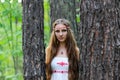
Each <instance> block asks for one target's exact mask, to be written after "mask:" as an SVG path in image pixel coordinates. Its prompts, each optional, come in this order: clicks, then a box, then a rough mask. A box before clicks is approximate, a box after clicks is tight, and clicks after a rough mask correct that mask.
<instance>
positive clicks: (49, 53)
mask: <svg viewBox="0 0 120 80" xmlns="http://www.w3.org/2000/svg"><path fill="white" fill-rule="evenodd" d="M57 24H63V25H65V26H66V27H67V37H66V40H65V47H66V49H67V56H68V62H69V69H68V79H69V80H78V77H79V48H78V47H77V43H76V40H75V38H74V35H73V31H72V30H71V28H70V26H71V25H70V22H69V21H68V20H66V19H57V20H56V21H55V22H54V23H53V26H52V27H53V30H52V33H51V37H50V42H49V44H48V47H47V48H46V50H45V51H46V61H45V63H46V77H47V80H50V79H51V75H52V70H51V61H52V59H53V58H54V57H55V56H56V54H57V51H58V48H59V41H58V40H57V38H56V36H55V32H54V28H55V26H56V25H57Z"/></svg>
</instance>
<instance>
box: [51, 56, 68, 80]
mask: <svg viewBox="0 0 120 80" xmlns="http://www.w3.org/2000/svg"><path fill="white" fill-rule="evenodd" d="M68 67H69V63H68V58H65V57H55V58H54V59H53V60H52V62H51V68H52V76H51V80H68Z"/></svg>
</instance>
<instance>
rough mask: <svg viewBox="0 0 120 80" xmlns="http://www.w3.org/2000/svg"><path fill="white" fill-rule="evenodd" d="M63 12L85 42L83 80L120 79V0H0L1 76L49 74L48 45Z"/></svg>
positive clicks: (0, 79) (16, 78) (30, 79)
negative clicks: (46, 66) (57, 20)
mask: <svg viewBox="0 0 120 80" xmlns="http://www.w3.org/2000/svg"><path fill="white" fill-rule="evenodd" d="M49 2H50V4H49ZM42 4H43V6H42ZM63 5H64V6H63ZM36 7H37V8H36ZM43 7H44V11H43ZM50 9H51V10H50ZM37 11H39V12H40V13H41V14H38V12H37ZM58 14H59V15H58ZM43 15H44V18H43ZM41 16H42V17H41ZM61 16H62V17H64V18H67V19H69V20H70V21H71V22H72V29H73V31H74V33H75V38H76V40H77V44H78V47H79V48H80V64H79V68H80V71H79V73H80V74H79V75H80V79H79V80H120V27H119V26H120V1H119V0H23V2H22V1H21V0H0V80H23V79H24V80H45V74H44V73H45V72H44V68H45V67H44V65H43V64H44V56H45V55H44V50H43V49H44V48H45V47H46V46H47V44H48V41H49V36H50V30H51V29H50V26H51V22H53V21H54V20H55V19H56V18H59V17H61ZM40 19H41V20H40ZM43 20H44V24H43V23H42V22H43ZM32 23H34V24H32ZM43 25H44V31H43ZM33 26H34V27H33ZM38 29H39V30H40V32H39V30H38ZM43 33H44V34H43ZM43 35H44V39H43ZM43 41H44V43H42V42H43ZM30 42H32V43H30ZM41 44H42V45H41ZM39 47H40V48H39ZM38 48H39V50H38ZM39 53H41V54H39ZM32 66H34V67H32ZM38 66H39V67H38Z"/></svg>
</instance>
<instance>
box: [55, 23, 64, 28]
mask: <svg viewBox="0 0 120 80" xmlns="http://www.w3.org/2000/svg"><path fill="white" fill-rule="evenodd" d="M55 29H66V26H65V25H64V24H57V25H56V26H55Z"/></svg>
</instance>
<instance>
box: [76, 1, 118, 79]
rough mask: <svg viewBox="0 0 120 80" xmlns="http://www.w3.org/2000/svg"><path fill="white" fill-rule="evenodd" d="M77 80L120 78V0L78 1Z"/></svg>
mask: <svg viewBox="0 0 120 80" xmlns="http://www.w3.org/2000/svg"><path fill="white" fill-rule="evenodd" d="M80 19H81V22H80V27H79V29H78V31H79V37H78V38H79V41H80V44H79V47H80V53H81V55H80V58H81V59H80V62H81V64H80V80H120V1H119V0H81V4H80Z"/></svg>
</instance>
